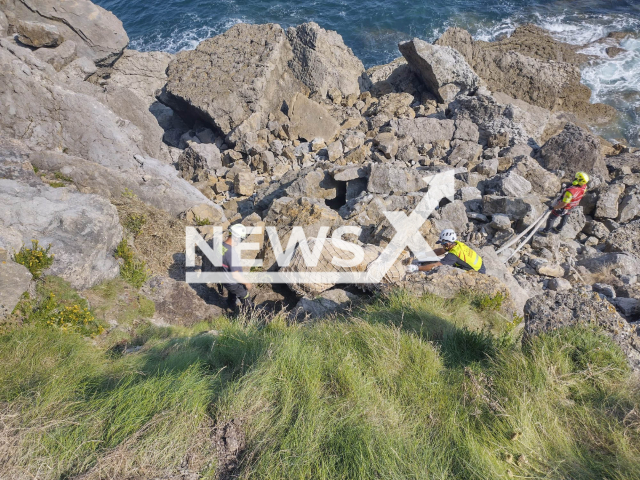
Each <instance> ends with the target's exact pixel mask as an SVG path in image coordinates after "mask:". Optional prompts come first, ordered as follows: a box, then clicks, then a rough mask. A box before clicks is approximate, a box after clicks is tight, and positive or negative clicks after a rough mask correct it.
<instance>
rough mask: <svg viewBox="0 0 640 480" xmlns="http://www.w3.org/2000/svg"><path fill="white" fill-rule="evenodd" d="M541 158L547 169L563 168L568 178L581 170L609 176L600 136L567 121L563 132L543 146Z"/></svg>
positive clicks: (605, 176)
mask: <svg viewBox="0 0 640 480" xmlns="http://www.w3.org/2000/svg"><path fill="white" fill-rule="evenodd" d="M539 160H540V163H541V165H542V166H543V167H544V168H546V169H547V170H563V171H564V172H565V178H567V179H571V178H573V175H574V174H575V172H578V171H581V170H582V171H585V172H587V173H588V174H596V175H600V176H602V177H604V178H608V176H609V173H608V171H607V166H606V165H605V163H604V157H603V156H602V153H600V140H599V139H598V137H596V136H595V135H593V134H591V133H590V132H588V131H586V130H584V129H582V128H580V127H578V126H577V125H574V124H572V123H567V124H566V125H565V127H564V129H563V130H562V132H560V133H559V134H557V135H556V136H554V137H551V138H550V139H549V140H548V141H547V143H545V144H544V145H543V146H542V148H541V149H540V154H539Z"/></svg>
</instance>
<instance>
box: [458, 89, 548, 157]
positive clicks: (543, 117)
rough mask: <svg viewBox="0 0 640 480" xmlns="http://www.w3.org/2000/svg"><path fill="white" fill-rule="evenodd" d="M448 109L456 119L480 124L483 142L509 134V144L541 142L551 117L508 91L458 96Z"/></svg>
mask: <svg viewBox="0 0 640 480" xmlns="http://www.w3.org/2000/svg"><path fill="white" fill-rule="evenodd" d="M449 109H450V111H451V113H452V115H453V118H454V119H455V120H456V121H458V122H459V121H462V120H464V119H467V120H470V121H471V122H472V123H474V124H475V125H477V126H478V130H479V134H480V135H479V136H480V141H481V142H482V143H488V142H489V139H490V138H491V137H492V136H498V135H505V134H506V135H507V138H508V139H509V143H510V145H517V144H524V145H527V144H532V143H533V144H538V143H539V142H541V139H542V137H543V135H544V132H545V129H546V128H547V125H548V123H549V119H550V113H549V111H548V110H546V109H544V108H540V107H536V106H535V105H530V104H528V103H526V102H524V101H522V100H516V99H514V98H512V97H510V96H508V95H505V94H494V95H493V96H490V95H481V94H478V95H474V96H459V97H458V98H456V100H455V101H454V102H452V103H451V104H450V105H449ZM529 150H530V149H529Z"/></svg>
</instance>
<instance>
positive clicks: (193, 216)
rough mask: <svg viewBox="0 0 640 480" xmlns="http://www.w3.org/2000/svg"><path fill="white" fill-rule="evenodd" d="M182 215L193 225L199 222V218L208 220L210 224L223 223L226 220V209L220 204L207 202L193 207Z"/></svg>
mask: <svg viewBox="0 0 640 480" xmlns="http://www.w3.org/2000/svg"><path fill="white" fill-rule="evenodd" d="M182 216H184V219H185V220H186V221H187V223H189V224H191V225H193V224H197V223H198V220H200V221H202V220H208V221H209V225H222V224H223V223H224V222H225V221H226V218H225V214H224V211H223V210H222V209H221V208H220V207H219V206H218V205H211V204H207V203H201V204H200V205H196V206H195V207H191V208H190V209H189V210H187V211H186V212H184V213H183V215H181V217H182Z"/></svg>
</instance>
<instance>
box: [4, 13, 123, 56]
mask: <svg viewBox="0 0 640 480" xmlns="http://www.w3.org/2000/svg"><path fill="white" fill-rule="evenodd" d="M0 9H1V10H3V11H4V12H5V13H6V14H7V16H8V17H9V20H10V23H12V19H20V20H22V21H35V22H43V23H46V24H50V25H53V26H54V27H55V28H56V29H57V30H58V32H59V34H60V35H61V36H62V37H64V39H65V40H73V41H74V42H75V43H76V44H77V48H78V55H79V56H84V57H87V58H89V59H90V60H92V61H93V62H95V63H96V64H98V65H101V66H108V65H111V64H112V63H113V62H115V61H116V60H117V59H118V57H119V56H120V55H121V54H122V51H123V50H124V49H125V47H126V46H127V45H128V44H129V37H127V32H125V30H124V28H123V27H122V22H121V21H120V20H118V18H117V17H116V16H115V15H114V14H113V13H111V12H109V11H107V10H105V9H104V8H102V7H100V6H98V5H95V4H94V3H92V2H90V1H89V0H74V1H63V2H60V1H54V0H0ZM16 23H17V21H16ZM36 46H38V45H36Z"/></svg>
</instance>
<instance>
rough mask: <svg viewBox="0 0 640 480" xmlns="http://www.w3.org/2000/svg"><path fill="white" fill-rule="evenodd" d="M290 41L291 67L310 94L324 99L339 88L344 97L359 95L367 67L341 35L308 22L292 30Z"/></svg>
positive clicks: (289, 35) (290, 29)
mask: <svg viewBox="0 0 640 480" xmlns="http://www.w3.org/2000/svg"><path fill="white" fill-rule="evenodd" d="M287 38H288V39H289V42H290V44H291V47H292V49H293V58H292V59H291V60H290V61H289V67H290V68H291V70H292V71H293V73H294V75H295V76H296V77H297V78H298V79H299V80H300V81H302V83H304V84H305V85H306V86H307V87H309V89H310V90H311V91H316V92H318V93H320V95H322V96H323V97H324V96H326V95H327V92H328V91H329V90H331V89H332V88H337V89H338V90H339V91H340V92H341V93H342V95H343V96H345V97H346V96H347V95H351V94H354V93H355V94H359V93H360V84H359V80H360V77H361V76H362V74H363V73H364V66H363V65H362V62H361V61H360V59H358V57H356V56H355V55H354V54H353V52H352V51H351V49H350V48H348V47H347V46H346V45H345V44H344V42H343V40H342V37H341V36H340V34H338V33H337V32H333V31H327V30H325V29H323V28H321V27H320V26H319V25H318V24H317V23H314V22H309V23H304V24H302V25H300V26H298V27H291V28H289V29H288V30H287Z"/></svg>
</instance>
